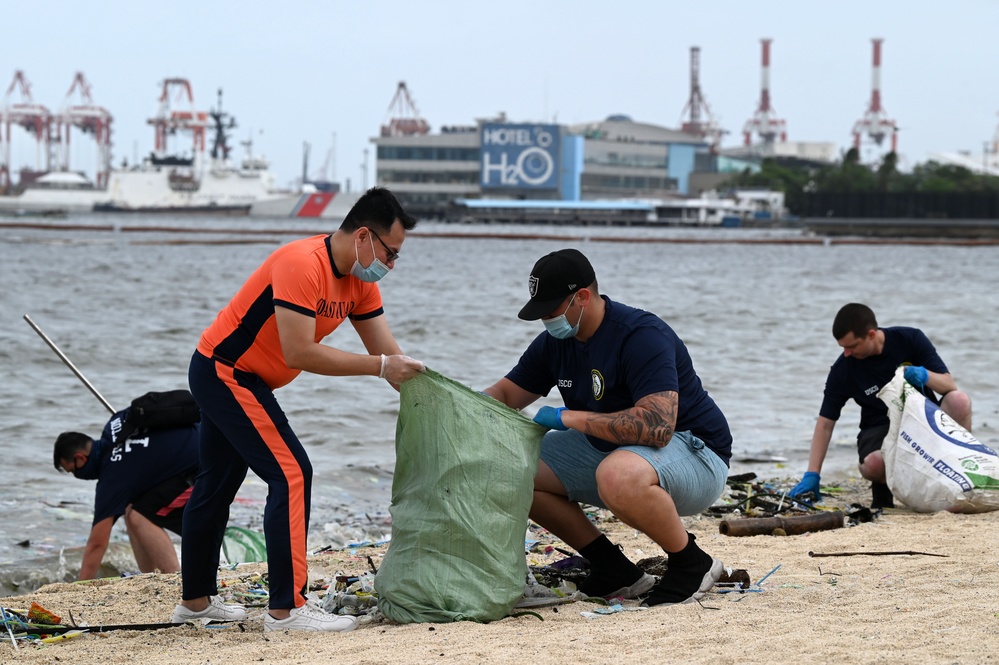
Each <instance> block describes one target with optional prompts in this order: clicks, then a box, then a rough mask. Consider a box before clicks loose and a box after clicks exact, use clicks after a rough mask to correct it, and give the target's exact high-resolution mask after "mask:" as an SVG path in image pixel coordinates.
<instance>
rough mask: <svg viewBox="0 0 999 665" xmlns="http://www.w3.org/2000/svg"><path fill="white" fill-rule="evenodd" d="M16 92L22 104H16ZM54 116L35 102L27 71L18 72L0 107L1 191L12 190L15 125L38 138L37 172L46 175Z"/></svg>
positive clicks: (36, 139) (36, 142) (36, 141)
mask: <svg viewBox="0 0 999 665" xmlns="http://www.w3.org/2000/svg"><path fill="white" fill-rule="evenodd" d="M15 89H17V90H19V91H20V100H21V101H19V102H14V101H13V95H14V91H15ZM51 123H52V114H51V113H50V112H49V110H48V109H47V108H46V107H45V106H42V105H41V104H36V103H35V102H34V101H32V99H31V84H30V83H28V79H27V78H25V76H24V72H22V71H20V70H18V71H16V72H14V80H13V81H11V84H10V86H9V87H8V88H7V92H6V94H4V98H3V105H2V106H0V192H5V191H7V190H8V189H10V188H11V186H12V184H13V183H12V182H11V178H10V170H11V163H10V160H11V155H10V143H11V133H10V129H11V126H12V125H16V126H19V127H23V128H24V129H25V130H27V131H28V132H29V133H30V134H33V135H34V137H35V145H36V155H35V171H36V173H44V172H46V171H48V170H49V167H50V163H49V162H50V155H49V150H48V146H49V133H50V131H51Z"/></svg>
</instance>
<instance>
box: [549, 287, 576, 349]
mask: <svg viewBox="0 0 999 665" xmlns="http://www.w3.org/2000/svg"><path fill="white" fill-rule="evenodd" d="M576 293H579V291H576ZM576 293H573V294H572V298H570V299H569V304H568V305H566V308H565V312H568V311H569V308H570V307H572V301H573V300H575V299H576ZM584 309H586V308H585V307H582V308H580V310H579V318H578V319H576V325H574V326H571V325H569V319H567V318H566V316H565V312H563V313H562V314H559V315H558V316H556V317H555V318H552V319H548V320H546V321H542V323H543V324H545V330H547V331H548V334H549V335H551V336H552V337H554V338H555V339H569V338H570V337H575V336H576V333H578V332H579V322H580V321H582V320H583V310H584Z"/></svg>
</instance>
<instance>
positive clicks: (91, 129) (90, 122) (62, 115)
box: [51, 72, 112, 188]
mask: <svg viewBox="0 0 999 665" xmlns="http://www.w3.org/2000/svg"><path fill="white" fill-rule="evenodd" d="M74 92H77V93H79V97H80V103H79V104H73V103H72V100H73V93H74ZM111 120H112V117H111V113H110V112H109V111H108V110H107V109H106V108H104V107H103V106H98V105H97V104H94V98H93V96H92V95H91V93H90V83H88V82H87V79H86V77H85V76H84V75H83V72H77V73H76V77H75V78H74V79H73V83H72V84H71V85H70V86H69V91H68V92H67V93H66V97H65V99H64V100H63V103H62V107H61V109H60V111H59V114H58V115H56V116H55V125H56V129H55V133H54V135H53V136H52V137H51V141H52V142H53V143H54V144H55V145H56V146H58V147H59V148H60V150H59V155H58V156H57V160H56V166H57V168H59V169H60V170H62V171H69V152H70V150H69V148H70V129H71V128H73V127H76V128H77V129H79V130H80V131H81V132H83V133H84V134H92V135H93V137H94V140H95V141H96V142H97V170H96V185H97V187H98V188H103V187H105V186H106V185H107V183H108V177H109V176H110V174H111Z"/></svg>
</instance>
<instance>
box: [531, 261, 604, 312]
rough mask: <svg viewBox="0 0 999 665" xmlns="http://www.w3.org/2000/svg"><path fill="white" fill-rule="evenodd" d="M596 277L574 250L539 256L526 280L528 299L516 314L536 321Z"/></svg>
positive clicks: (587, 263) (587, 262) (589, 266)
mask: <svg viewBox="0 0 999 665" xmlns="http://www.w3.org/2000/svg"><path fill="white" fill-rule="evenodd" d="M596 279H597V277H596V274H594V272H593V266H591V265H590V262H589V261H588V260H587V259H586V257H585V256H583V253H582V252H580V251H579V250H578V249H560V250H558V251H557V252H552V253H551V254H548V255H546V256H542V257H541V258H540V259H538V262H537V263H535V264H534V269H533V270H531V277H530V278H529V279H528V280H527V289H528V291H530V292H531V299H530V300H529V301H527V304H526V305H524V307H523V308H522V309H521V310H520V313H519V314H518V315H517V316H519V317H520V318H522V319H523V320H525V321H537V320H538V319H540V318H541V317H543V316H547V315H548V314H551V312H552V310H554V309H555V308H556V307H558V305H559V303H561V302H562V301H563V300H565V298H566V296H568V295H569V294H570V293H575V292H576V291H578V290H579V289H581V288H583V287H586V286H589V285H590V284H592V283H593V282H595V281H596Z"/></svg>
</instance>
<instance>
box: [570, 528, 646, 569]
mask: <svg viewBox="0 0 999 665" xmlns="http://www.w3.org/2000/svg"><path fill="white" fill-rule="evenodd" d="M579 554H580V556H582V557H583V558H584V559H586V560H587V561H589V562H590V567H591V568H614V567H618V566H633V565H634V564H633V563H632V562H631V560H630V559H628V557H626V556H625V555H624V552H622V551H621V548H620V547H618V546H617V545H615V544H614V543H612V542H611V541H610V540H608V539H607V536H605V535H604V534H600V536H599V537H598V538H597V539H596V540H594V541H593V542H592V543H590V544H589V545H587V546H586V547H582V548H580V550H579Z"/></svg>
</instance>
